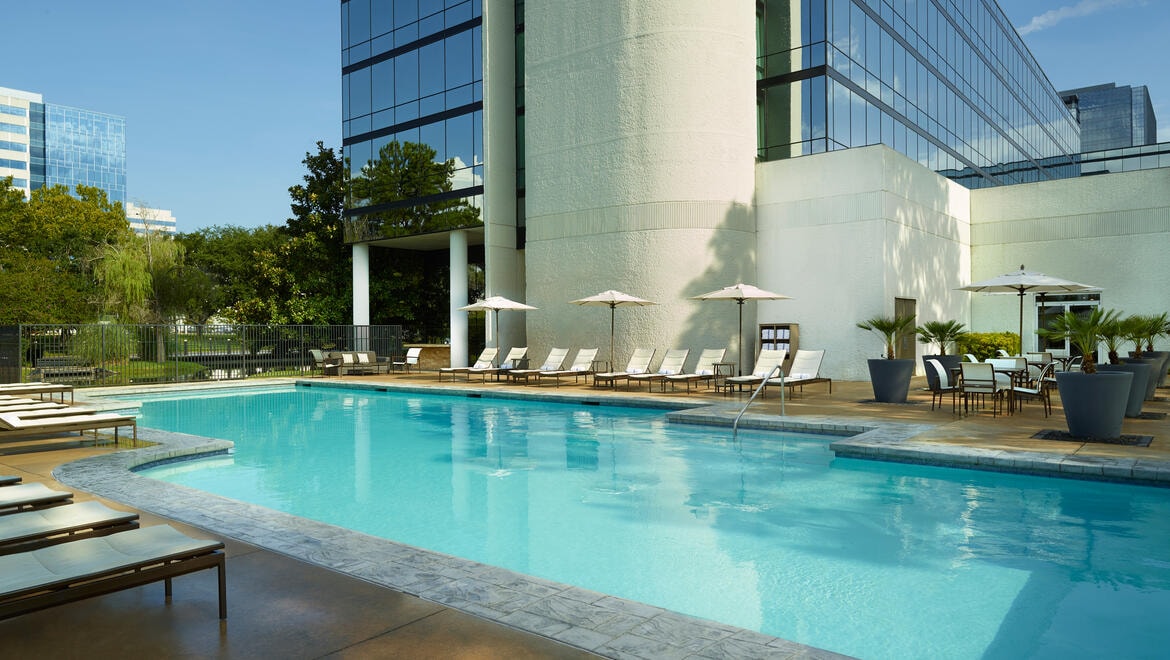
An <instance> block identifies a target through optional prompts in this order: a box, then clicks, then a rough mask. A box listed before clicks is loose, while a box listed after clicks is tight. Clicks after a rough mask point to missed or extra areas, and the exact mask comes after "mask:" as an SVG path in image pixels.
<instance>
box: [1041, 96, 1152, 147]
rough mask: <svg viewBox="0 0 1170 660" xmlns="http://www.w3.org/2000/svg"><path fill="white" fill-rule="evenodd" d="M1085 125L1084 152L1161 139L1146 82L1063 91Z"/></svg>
mask: <svg viewBox="0 0 1170 660" xmlns="http://www.w3.org/2000/svg"><path fill="white" fill-rule="evenodd" d="M1060 96H1061V98H1062V99H1064V103H1065V105H1066V106H1068V108H1069V109H1070V110H1071V111H1072V112H1073V114H1074V115H1075V116H1076V117H1078V119H1079V120H1080V124H1081V151H1084V152H1091V151H1104V150H1106V149H1121V148H1124V147H1140V146H1143V145H1147V144H1155V143H1157V141H1158V120H1157V118H1156V117H1154V106H1153V104H1152V103H1150V94H1149V91H1148V90H1147V89H1146V86H1145V85H1139V86H1133V87H1131V86H1129V85H1121V86H1118V85H1117V84H1115V83H1107V84H1104V85H1093V86H1091V87H1081V88H1078V89H1069V90H1065V91H1063V92H1060Z"/></svg>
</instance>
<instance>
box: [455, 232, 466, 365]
mask: <svg viewBox="0 0 1170 660" xmlns="http://www.w3.org/2000/svg"><path fill="white" fill-rule="evenodd" d="M450 249H451V262H450V263H451V294H450V295H451V297H450V310H451V366H453V367H466V366H467V312H463V311H460V310H459V308H460V307H463V306H464V305H466V304H467V303H468V302H470V301H469V300H468V299H467V232H465V231H462V230H460V231H453V232H451V238H450Z"/></svg>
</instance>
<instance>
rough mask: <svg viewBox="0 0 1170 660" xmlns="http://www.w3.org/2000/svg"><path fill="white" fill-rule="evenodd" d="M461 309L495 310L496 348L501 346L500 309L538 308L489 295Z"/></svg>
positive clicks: (524, 309) (522, 309)
mask: <svg viewBox="0 0 1170 660" xmlns="http://www.w3.org/2000/svg"><path fill="white" fill-rule="evenodd" d="M459 309H461V310H463V311H467V312H487V311H491V312H495V320H496V334H495V336H496V348H499V347H500V311H501V310H514V311H518V312H520V311H528V310H532V309H537V308H536V307H533V306H532V305H525V304H524V303H522V302H516V301H515V300H509V299H507V298H505V297H503V296H488V297H487V298H480V299H479V300H476V301H475V302H473V303H471V304H470V305H464V306H463V307H460V308H459Z"/></svg>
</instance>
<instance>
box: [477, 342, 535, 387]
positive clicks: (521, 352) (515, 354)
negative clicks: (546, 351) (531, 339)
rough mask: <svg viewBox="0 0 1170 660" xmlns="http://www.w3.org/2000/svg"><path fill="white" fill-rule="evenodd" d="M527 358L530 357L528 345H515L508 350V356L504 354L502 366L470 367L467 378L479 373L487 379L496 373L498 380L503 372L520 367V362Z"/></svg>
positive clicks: (483, 378)
mask: <svg viewBox="0 0 1170 660" xmlns="http://www.w3.org/2000/svg"><path fill="white" fill-rule="evenodd" d="M527 359H528V347H527V346H518V347H514V348H512V350H510V351H508V354H507V355H506V356H504V359H503V361H501V362H500V366H498V367H495V366H492V367H486V368H484V369H476V368H475V367H468V369H467V380H471V376H472V375H474V374H479V375H480V376H481V378H482V380H484V381H486V380H487V377H488V376H489V375H492V374H495V376H496V380H499V379H500V376H501V375H502V374H504V373H506V372H508V371H511V370H512V369H517V368H519V367H520V364H521V363H523V362H524V361H525V360H527Z"/></svg>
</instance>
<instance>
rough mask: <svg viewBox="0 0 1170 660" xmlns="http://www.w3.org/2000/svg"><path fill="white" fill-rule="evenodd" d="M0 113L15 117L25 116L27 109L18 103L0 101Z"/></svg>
mask: <svg viewBox="0 0 1170 660" xmlns="http://www.w3.org/2000/svg"><path fill="white" fill-rule="evenodd" d="M0 115H13V116H16V117H27V116H28V110H27V109H25V108H22V107H21V106H18V105H8V104H6V103H0Z"/></svg>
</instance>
